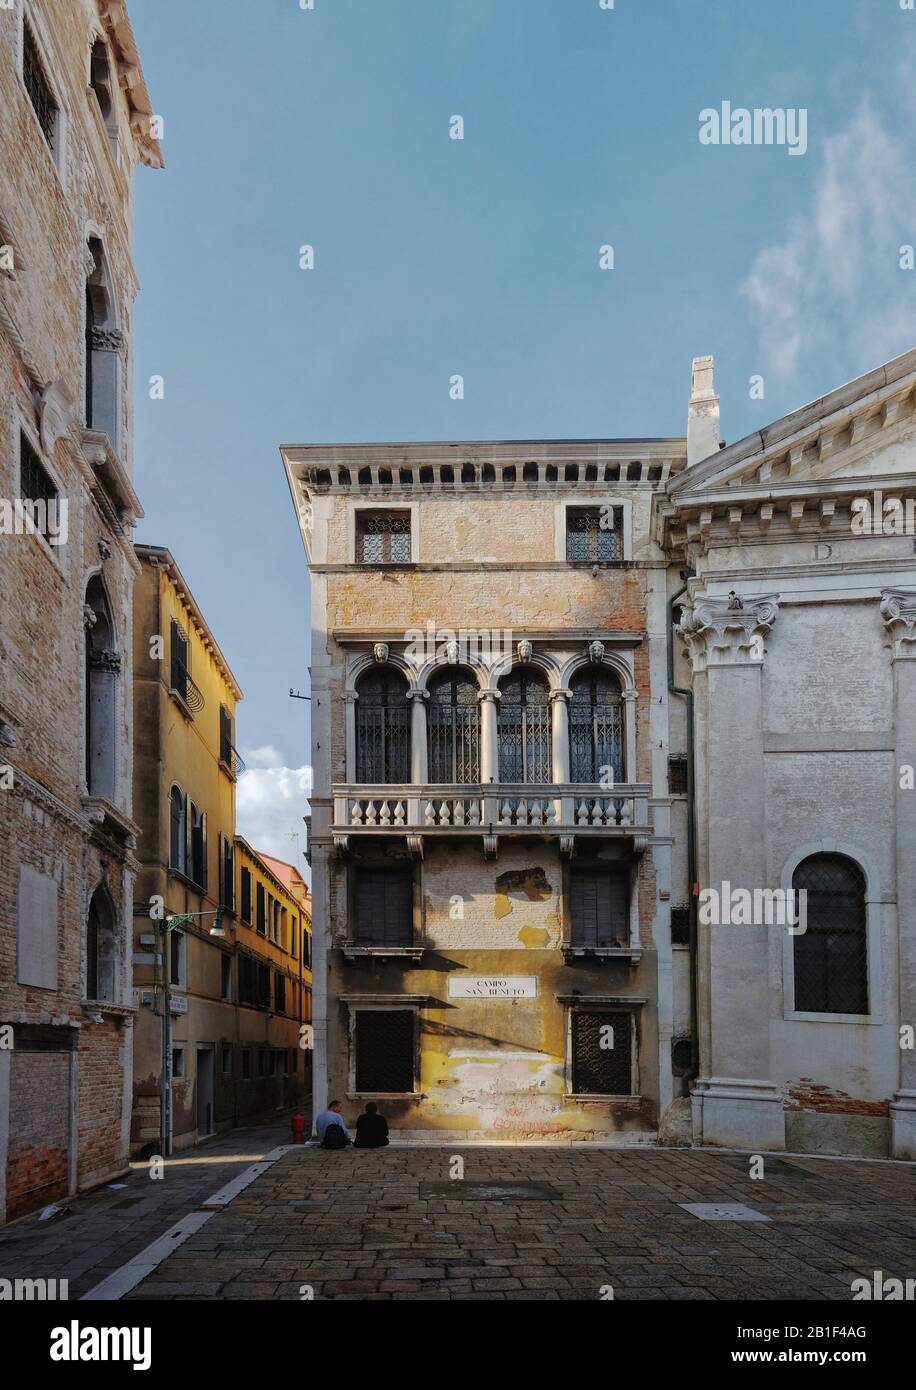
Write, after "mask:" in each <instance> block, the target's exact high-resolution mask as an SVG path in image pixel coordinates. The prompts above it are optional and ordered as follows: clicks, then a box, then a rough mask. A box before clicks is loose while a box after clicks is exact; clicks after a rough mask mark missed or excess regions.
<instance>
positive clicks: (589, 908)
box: [569, 868, 630, 949]
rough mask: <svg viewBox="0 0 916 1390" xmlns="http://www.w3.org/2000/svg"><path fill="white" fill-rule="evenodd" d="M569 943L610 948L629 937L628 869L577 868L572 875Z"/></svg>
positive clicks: (622, 944) (596, 947) (624, 943)
mask: <svg viewBox="0 0 916 1390" xmlns="http://www.w3.org/2000/svg"><path fill="white" fill-rule="evenodd" d="M569 898H570V944H571V945H573V946H584V947H592V948H595V949H598V948H607V947H610V946H625V945H626V944H627V942H628V941H629V939H630V883H629V874H628V873H627V871H626V870H625V869H615V870H611V871H608V870H607V869H578V868H574V869H573V870H572V871H571V878H570V894H569Z"/></svg>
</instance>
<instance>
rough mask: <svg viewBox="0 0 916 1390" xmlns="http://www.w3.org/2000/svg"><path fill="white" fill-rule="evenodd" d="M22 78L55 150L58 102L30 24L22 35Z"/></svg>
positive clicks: (51, 146)
mask: <svg viewBox="0 0 916 1390" xmlns="http://www.w3.org/2000/svg"><path fill="white" fill-rule="evenodd" d="M22 77H23V81H24V82H25V88H26V91H27V92H28V94H29V100H30V101H31V103H32V107H33V109H34V111H35V115H36V116H37V117H38V124H39V125H40V126H41V130H42V134H43V135H44V137H45V139H46V140H47V142H48V145H49V146H50V148H51V149H52V150H53V149H54V146H55V137H56V135H57V102H56V101H55V100H54V96H53V94H52V92H51V84H50V83H49V82H48V79H47V76H46V74H45V68H44V64H43V63H42V61H41V57H40V56H39V53H38V44H37V43H36V42H35V35H34V34H33V33H32V29H31V26H30V25H29V24H28V23H26V24H25V25H24V26H23V34H22Z"/></svg>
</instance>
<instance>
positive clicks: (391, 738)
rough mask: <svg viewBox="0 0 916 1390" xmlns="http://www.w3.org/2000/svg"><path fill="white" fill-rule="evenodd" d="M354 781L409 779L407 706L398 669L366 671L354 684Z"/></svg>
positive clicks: (405, 780)
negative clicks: (357, 682)
mask: <svg viewBox="0 0 916 1390" xmlns="http://www.w3.org/2000/svg"><path fill="white" fill-rule="evenodd" d="M357 694H358V696H359V698H358V700H357V702H356V780H357V782H409V781H410V709H409V707H408V704H407V686H406V684H405V682H404V677H403V676H402V675H400V674H399V672H397V671H392V670H384V669H382V670H376V671H369V672H367V673H366V675H364V676H363V678H362V680H361V681H360V682H359V685H358V687H357Z"/></svg>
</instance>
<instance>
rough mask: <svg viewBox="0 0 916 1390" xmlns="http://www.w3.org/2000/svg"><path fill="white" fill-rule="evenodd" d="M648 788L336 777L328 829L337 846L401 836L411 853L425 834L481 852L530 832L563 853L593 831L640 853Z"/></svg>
mask: <svg viewBox="0 0 916 1390" xmlns="http://www.w3.org/2000/svg"><path fill="white" fill-rule="evenodd" d="M650 791H651V789H650V787H649V785H648V784H647V783H627V784H620V785H618V786H615V787H611V788H608V787H602V786H600V785H598V784H595V785H591V784H588V785H586V784H574V783H551V784H547V785H534V784H531V783H518V784H515V783H507V782H502V783H499V784H495V783H490V784H487V785H470V786H457V785H446V784H441V783H440V784H425V785H419V784H416V785H411V784H407V783H405V784H403V785H397V786H378V785H374V786H368V785H367V786H341V785H337V786H335V787H334V789H333V802H334V809H333V819H332V822H331V831H332V834H333V838H334V844H335V846H336V847H337V849H338V850H340V851H341V852H343V853H346V852H347V851H348V850H349V849H350V848H351V847H352V841H353V839H354V838H355V837H356V836H366V835H403V836H406V837H407V839H408V842H409V844H410V848H411V850H412V852H413V853H414V854H416V855H417V856H418V857H422V854H423V841H424V839H425V837H427V836H434V837H436V838H443V837H451V838H454V837H456V836H457V837H465V838H468V837H473V836H481V837H482V839H483V846H484V853H485V854H486V855H487V857H488V858H495V856H496V853H497V848H498V843H499V839H500V837H502V836H516V837H518V836H531V835H538V836H541V837H543V838H545V839H553V838H556V839H558V840H559V841H560V848H561V850H562V851H563V852H564V853H567V854H570V853H572V850H573V847H574V844H575V840H576V839H577V838H579V837H583V838H585V837H594V836H600V837H602V838H607V837H609V836H610V837H613V838H617V839H622V840H628V841H630V842H631V845H632V849H633V851H634V853H642V851H643V850H644V849H645V848H646V845H647V844H648V842H649V838H650V837H651V835H652V833H653V827H652V824H651V819H650V804H649V797H650Z"/></svg>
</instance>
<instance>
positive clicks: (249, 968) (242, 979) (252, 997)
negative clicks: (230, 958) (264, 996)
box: [239, 955, 257, 1005]
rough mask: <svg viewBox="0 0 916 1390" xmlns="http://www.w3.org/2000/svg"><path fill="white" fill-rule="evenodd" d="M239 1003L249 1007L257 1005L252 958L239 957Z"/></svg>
mask: <svg viewBox="0 0 916 1390" xmlns="http://www.w3.org/2000/svg"><path fill="white" fill-rule="evenodd" d="M239 1003H240V1004H250V1005H254V1004H255V1003H257V982H256V975H255V961H254V958H253V957H252V956H247V955H240V956H239Z"/></svg>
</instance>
